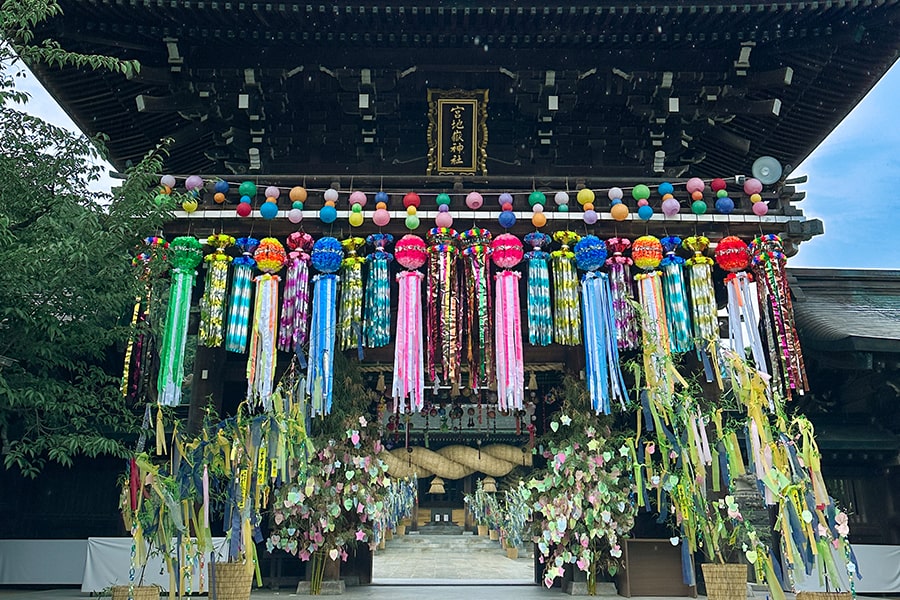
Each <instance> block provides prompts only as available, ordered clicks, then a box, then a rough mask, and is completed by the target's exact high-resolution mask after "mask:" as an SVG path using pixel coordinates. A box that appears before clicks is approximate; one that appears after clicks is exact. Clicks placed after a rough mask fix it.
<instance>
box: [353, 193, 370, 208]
mask: <svg viewBox="0 0 900 600" xmlns="http://www.w3.org/2000/svg"><path fill="white" fill-rule="evenodd" d="M366 202H367V198H366V195H365V194H364V193H363V192H360V191H359V190H357V191H355V192H353V193H352V194H350V206H353V205H354V204H359V205H360V206H365V205H366Z"/></svg>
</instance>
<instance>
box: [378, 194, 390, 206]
mask: <svg viewBox="0 0 900 600" xmlns="http://www.w3.org/2000/svg"><path fill="white" fill-rule="evenodd" d="M379 202H384V203H385V204H390V203H391V197H390V196H388V193H387V192H378V193H377V194H375V204H378V203H379Z"/></svg>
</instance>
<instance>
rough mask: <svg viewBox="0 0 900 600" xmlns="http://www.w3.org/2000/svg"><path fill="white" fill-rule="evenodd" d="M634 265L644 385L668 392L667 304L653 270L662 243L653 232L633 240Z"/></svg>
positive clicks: (657, 263)
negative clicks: (640, 271) (639, 310)
mask: <svg viewBox="0 0 900 600" xmlns="http://www.w3.org/2000/svg"><path fill="white" fill-rule="evenodd" d="M631 257H632V259H633V260H634V264H635V265H636V266H637V267H638V268H639V269H641V270H643V271H644V272H643V273H639V274H638V275H635V279H636V280H637V282H638V292H639V296H640V301H641V308H642V315H641V332H642V336H643V348H644V373H645V374H646V377H647V387H648V388H650V389H662V390H663V391H665V392H667V393H668V392H670V391H671V388H670V386H669V385H668V383H667V382H668V377H667V372H668V365H667V364H666V363H667V360H668V359H669V356H670V346H669V332H668V325H667V323H666V306H665V300H664V299H663V291H662V281H661V279H662V275H661V273H660V272H659V271H657V270H656V269H657V268H658V267H659V264H660V262H662V257H663V253H662V244H661V243H660V242H659V239H657V238H656V237H654V236H652V235H645V236H641V237H639V238H638V239H636V240H634V245H633V246H632V249H631Z"/></svg>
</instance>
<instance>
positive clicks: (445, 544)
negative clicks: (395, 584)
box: [382, 533, 524, 554]
mask: <svg viewBox="0 0 900 600" xmlns="http://www.w3.org/2000/svg"><path fill="white" fill-rule="evenodd" d="M519 550H520V554H521V553H523V551H524V549H523V548H520V549H519ZM382 552H386V553H390V554H415V553H419V552H427V553H434V554H437V553H441V552H447V553H452V554H463V553H467V552H473V553H476V552H477V553H481V552H492V553H503V552H505V550H504V549H503V548H501V546H500V542H499V541H497V540H491V539H490V538H488V537H484V536H480V537H479V536H473V535H459V536H448V535H422V534H415V533H414V534H411V535H405V536H395V537H394V539H392V540H389V541H388V542H386V544H385V549H384V550H382Z"/></svg>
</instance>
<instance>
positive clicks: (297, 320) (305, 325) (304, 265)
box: [278, 231, 313, 352]
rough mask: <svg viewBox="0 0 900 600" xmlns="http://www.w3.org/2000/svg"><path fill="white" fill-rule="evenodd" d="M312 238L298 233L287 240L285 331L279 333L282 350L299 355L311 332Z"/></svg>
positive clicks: (284, 295) (280, 348)
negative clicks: (310, 263) (310, 277)
mask: <svg viewBox="0 0 900 600" xmlns="http://www.w3.org/2000/svg"><path fill="white" fill-rule="evenodd" d="M312 245H313V239H312V236H311V235H309V234H308V233H305V232H300V231H297V232H294V233H292V234H291V235H289V236H288V238H287V247H288V248H289V249H290V253H289V254H288V267H287V272H286V273H285V276H284V294H283V297H282V302H281V327H280V328H279V330H278V349H279V350H282V351H284V352H295V351H296V350H297V348H298V347H300V348H302V347H303V346H304V345H306V342H307V334H308V332H309V252H310V250H312Z"/></svg>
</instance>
